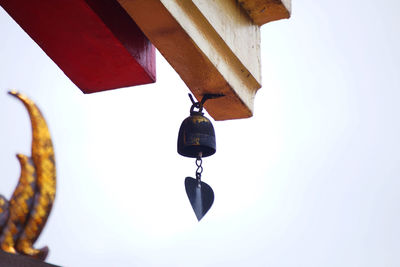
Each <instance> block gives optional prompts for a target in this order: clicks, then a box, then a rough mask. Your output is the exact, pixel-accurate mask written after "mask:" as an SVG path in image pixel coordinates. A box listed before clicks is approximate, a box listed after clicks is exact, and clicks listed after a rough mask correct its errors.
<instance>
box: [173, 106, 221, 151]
mask: <svg viewBox="0 0 400 267" xmlns="http://www.w3.org/2000/svg"><path fill="white" fill-rule="evenodd" d="M215 151H216V145H215V132H214V127H213V126H212V124H211V121H210V120H209V119H207V118H206V117H204V116H203V114H202V113H198V114H197V112H193V113H191V115H190V116H189V117H187V118H186V119H185V120H184V121H183V122H182V125H181V128H180V129H179V134H178V153H179V154H180V155H182V156H185V157H190V158H197V157H198V156H199V155H200V153H201V157H208V156H211V155H213V154H214V153H215Z"/></svg>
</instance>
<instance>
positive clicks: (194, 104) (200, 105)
mask: <svg viewBox="0 0 400 267" xmlns="http://www.w3.org/2000/svg"><path fill="white" fill-rule="evenodd" d="M188 95H189V98H190V101H192V106H191V107H190V114H191V115H193V114H194V113H200V114H201V115H203V107H204V103H205V102H206V101H207V100H209V99H215V98H219V97H222V96H224V95H223V94H204V95H203V98H202V99H201V101H200V102H195V100H194V98H193V96H192V94H190V93H189V94H188ZM195 108H198V109H199V110H198V111H194V109H195Z"/></svg>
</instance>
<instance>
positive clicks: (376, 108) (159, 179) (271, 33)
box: [0, 0, 400, 267]
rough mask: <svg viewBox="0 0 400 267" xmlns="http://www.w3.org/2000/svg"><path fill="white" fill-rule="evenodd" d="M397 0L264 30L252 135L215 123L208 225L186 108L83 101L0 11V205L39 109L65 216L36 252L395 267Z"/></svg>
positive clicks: (167, 82) (316, 6)
mask: <svg viewBox="0 0 400 267" xmlns="http://www.w3.org/2000/svg"><path fill="white" fill-rule="evenodd" d="M399 8H400V2H399V1H397V0H386V1H381V2H377V1H372V0H363V1H361V0H354V1H344V0H343V1H311V0H303V1H297V0H294V1H293V16H292V18H291V19H290V20H285V21H279V22H274V23H271V24H267V25H265V26H263V27H262V67H263V88H262V89H261V90H260V91H259V93H258V94H257V97H256V102H255V115H254V117H253V118H251V119H246V120H236V121H226V122H215V123H214V127H215V130H216V135H217V153H216V154H215V156H212V157H209V158H206V159H205V160H204V163H203V165H204V175H203V180H204V181H205V182H207V183H208V184H210V185H211V186H212V188H213V189H214V192H215V202H214V205H213V207H212V208H211V210H210V211H209V213H208V214H207V215H206V216H205V217H204V218H203V220H202V221H201V222H200V223H198V222H197V220H196V217H195V215H194V213H193V211H192V208H191V206H190V204H189V201H188V199H187V197H186V193H185V189H184V184H183V182H184V178H185V177H186V176H193V174H194V171H195V164H194V161H193V160H192V159H187V158H183V157H181V156H179V155H178V154H177V153H176V138H177V134H178V129H179V126H180V123H181V121H182V120H183V119H184V118H185V117H186V116H188V113H189V108H190V101H189V99H188V97H187V93H188V92H189V91H188V89H187V88H186V86H185V85H184V83H183V82H182V81H181V80H180V78H179V77H178V75H177V74H176V73H175V72H174V70H173V69H172V68H171V67H170V66H169V65H168V64H167V63H166V62H165V60H164V59H163V58H162V57H161V56H160V55H158V58H157V61H158V62H157V72H158V73H157V79H158V80H157V83H155V84H152V85H146V86H140V87H132V88H125V89H121V90H113V91H109V92H103V93H98V94H92V95H83V94H82V93H81V92H80V90H79V89H78V88H77V87H76V86H75V85H74V84H72V83H71V82H70V81H69V80H68V78H67V77H66V76H65V75H64V74H63V73H62V72H61V71H60V69H58V67H57V66H56V65H55V64H54V63H53V62H52V61H51V60H50V59H49V58H48V57H47V56H46V55H45V54H44V53H43V52H42V51H41V49H40V48H39V47H38V46H37V45H36V44H35V43H34V42H33V41H32V40H30V38H29V37H28V36H27V35H26V34H25V33H24V32H23V31H22V30H21V29H20V28H19V26H18V25H16V24H15V23H14V21H13V20H12V19H10V18H9V17H8V15H7V14H6V13H5V12H4V11H3V10H2V9H1V8H0V36H2V38H1V41H0V125H2V126H1V128H0V129H1V138H0V148H1V150H0V162H1V167H0V168H1V179H0V188H1V190H0V193H2V194H4V195H5V196H7V197H10V195H11V193H12V190H13V188H14V187H15V184H16V182H17V179H18V177H19V165H18V162H17V160H16V158H15V156H14V155H15V154H16V153H24V154H27V155H30V141H31V137H30V125H29V120H28V116H27V114H26V111H25V109H24V107H23V106H22V105H21V104H20V103H19V102H17V101H16V100H15V99H13V98H11V97H9V96H8V95H7V94H6V92H7V91H8V90H9V89H11V88H15V89H18V90H19V91H21V92H23V93H25V94H27V95H29V96H30V97H31V98H32V99H33V100H35V101H36V102H37V104H38V105H39V107H40V108H41V110H42V111H43V113H44V114H45V117H46V119H47V121H48V123H49V126H50V130H51V133H52V136H53V142H54V144H55V149H56V160H57V168H58V169H57V170H58V178H57V179H58V188H57V189H58V191H57V198H56V203H55V206H54V209H53V212H52V214H51V217H50V219H49V221H48V224H47V227H46V229H45V231H44V232H43V234H42V236H41V238H40V240H39V241H38V242H37V246H38V247H40V246H42V245H48V246H49V247H50V255H49V258H48V261H49V262H51V263H55V264H59V265H63V266H78V267H80V266H82V267H83V266H98V267H103V266H107V267H109V266H117V267H127V266H193V267H195V266H274V267H284V266H294V267H300V266H304V267H321V266H324V267H329V266H332V267H337V266H349V267H350V266H351V267H354V266H360V267H361V266H362V267H369V266H371V267H375V266H400V253H399V249H400V228H399V225H400V209H399V203H400V194H399V191H400V179H399V172H400V165H399V163H400V152H399V151H400V142H399V136H400V124H399V114H400V105H399V101H400V90H399V88H400V73H399V72H400V52H399V47H400V17H399V15H398V10H399Z"/></svg>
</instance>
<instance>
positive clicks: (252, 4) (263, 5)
mask: <svg viewBox="0 0 400 267" xmlns="http://www.w3.org/2000/svg"><path fill="white" fill-rule="evenodd" d="M237 1H238V2H239V3H240V5H242V7H243V9H244V10H246V12H247V14H248V15H249V16H250V18H251V19H252V20H253V22H254V23H255V24H257V25H259V26H261V25H263V24H265V23H267V22H271V21H274V20H280V19H288V18H289V17H290V13H291V9H292V5H291V0H237Z"/></svg>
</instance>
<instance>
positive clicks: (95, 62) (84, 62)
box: [0, 0, 156, 93]
mask: <svg viewBox="0 0 400 267" xmlns="http://www.w3.org/2000/svg"><path fill="white" fill-rule="evenodd" d="M0 5H1V6H2V7H3V8H4V10H5V11H6V12H7V13H8V14H10V16H11V17H12V18H13V19H14V20H15V21H16V22H17V23H18V24H19V25H20V26H21V28H22V29H24V30H25V31H26V32H27V33H28V34H29V36H30V37H31V38H32V39H33V40H34V41H35V42H36V43H37V44H38V45H39V46H40V47H41V48H42V49H43V50H44V52H45V53H46V54H47V55H48V56H49V57H50V58H51V59H52V60H53V61H54V62H55V63H56V64H57V65H58V66H59V67H60V68H61V70H62V71H63V72H64V73H65V74H66V75H67V76H68V77H69V78H70V79H71V81H72V82H74V83H75V84H76V85H77V86H78V87H79V88H80V89H81V90H82V91H83V92H84V93H93V92H99V91H104V90H109V89H115V88H120V87H126V86H133V85H140V84H147V83H152V82H155V79H156V69H155V48H154V46H153V45H152V44H151V43H150V41H149V40H148V39H147V38H146V36H145V35H144V34H143V33H142V32H141V30H140V29H139V27H138V26H137V25H136V23H135V22H134V21H133V20H132V19H131V17H130V16H129V15H128V14H127V13H126V12H125V10H124V9H123V8H122V7H121V6H120V5H119V4H118V3H117V2H116V1H115V0H86V1H85V0H0Z"/></svg>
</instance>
